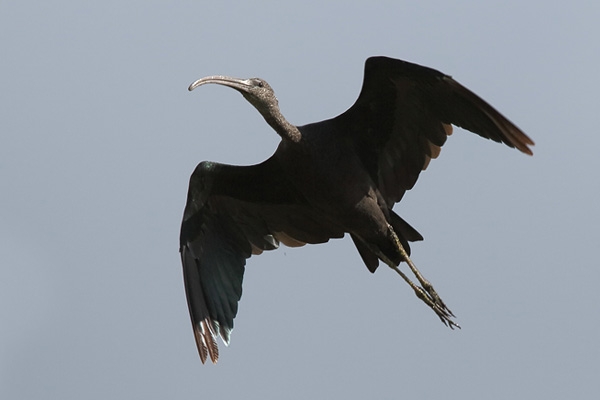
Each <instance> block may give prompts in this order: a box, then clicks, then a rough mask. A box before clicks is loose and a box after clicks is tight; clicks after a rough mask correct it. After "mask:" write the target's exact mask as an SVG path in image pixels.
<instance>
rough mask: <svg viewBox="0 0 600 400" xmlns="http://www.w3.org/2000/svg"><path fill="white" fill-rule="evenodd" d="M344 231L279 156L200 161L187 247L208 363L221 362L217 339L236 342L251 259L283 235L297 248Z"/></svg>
mask: <svg viewBox="0 0 600 400" xmlns="http://www.w3.org/2000/svg"><path fill="white" fill-rule="evenodd" d="M343 235H344V232H343V230H342V229H341V228H338V227H336V226H335V225H333V224H331V223H330V222H329V221H328V220H327V218H324V217H323V216H319V215H316V214H315V211H314V210H312V209H311V208H310V207H309V206H307V204H306V202H305V201H304V200H303V198H302V197H301V196H300V195H299V194H298V193H297V192H296V191H295V190H294V188H293V186H292V185H291V184H290V182H288V181H287V180H286V178H285V177H284V176H283V174H281V172H280V168H279V166H278V164H277V161H276V160H275V159H274V158H270V159H269V160H267V161H265V162H263V163H261V164H258V165H253V166H248V167H238V166H230V165H223V164H216V163H210V162H203V163H200V164H199V165H198V167H197V168H196V170H195V171H194V173H193V174H192V176H191V178H190V187H189V191H188V199H187V204H186V207H185V211H184V217H183V222H182V226H181V236H180V252H181V260H182V264H183V276H184V284H185V290H186V297H187V302H188V307H189V312H190V318H191V321H192V326H193V329H194V337H195V339H196V345H197V347H198V352H199V354H200V358H201V360H202V362H203V363H204V362H205V361H206V360H207V359H208V358H210V359H211V361H212V362H217V359H218V357H219V354H218V347H217V344H216V338H217V337H218V336H221V338H222V339H223V341H224V343H225V344H228V343H229V340H230V334H231V331H232V329H233V320H234V318H235V316H236V314H237V311H238V302H239V300H240V298H241V296H242V281H243V276H244V269H245V264H246V259H247V258H249V257H250V256H251V255H252V254H259V253H260V252H262V251H264V250H273V249H276V248H277V247H278V245H279V240H282V242H283V243H284V244H285V243H288V244H291V245H294V246H297V245H303V244H305V243H322V242H326V241H327V240H329V239H330V238H333V237H343Z"/></svg>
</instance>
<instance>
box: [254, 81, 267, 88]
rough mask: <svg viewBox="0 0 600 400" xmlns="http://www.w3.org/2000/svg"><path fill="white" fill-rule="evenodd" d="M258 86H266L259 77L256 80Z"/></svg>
mask: <svg viewBox="0 0 600 400" xmlns="http://www.w3.org/2000/svg"><path fill="white" fill-rule="evenodd" d="M256 86H258V87H260V88H261V87H264V86H265V84H264V83H263V81H261V80H260V79H257V80H256Z"/></svg>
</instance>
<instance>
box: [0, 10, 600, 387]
mask: <svg viewBox="0 0 600 400" xmlns="http://www.w3.org/2000/svg"><path fill="white" fill-rule="evenodd" d="M599 7H600V6H598V3H597V2H594V1H587V2H586V1H571V2H564V1H561V2H558V1H530V2H527V1H522V0H519V1H498V2H496V1H489V2H481V1H452V2H447V1H419V2H405V1H388V2H383V1H368V2H360V3H357V2H323V1H322V0H320V1H303V2H297V4H296V5H290V4H289V3H288V2H281V1H278V2H276V1H272V2H270V1H262V2H254V3H248V4H245V5H240V4H237V3H233V2H226V1H218V2H206V1H204V2H202V1H201V2H198V1H195V2H194V1H187V2H177V1H172V2H156V1H131V2H122V1H102V2H83V1H53V2H41V1H37V2H28V1H3V2H2V3H1V4H0V50H1V60H2V61H0V72H1V73H0V93H1V95H0V101H1V108H0V110H1V111H0V113H1V114H0V196H1V199H2V200H1V201H2V202H1V203H0V205H1V207H0V319H1V320H0V397H1V398H2V399H42V398H48V399H165V398H169V399H177V398H186V399H189V398H245V399H333V398H343V399H365V398H373V399H392V398H393V399H396V398H417V397H418V398H442V397H443V398H460V399H482V398H485V399H532V398H573V399H575V398H593V397H594V396H595V395H597V394H598V392H599V389H600V380H599V379H598V378H599V377H600V361H599V360H600V346H599V343H598V341H599V338H600V318H599V317H600V305H599V304H600V294H599V292H598V284H599V282H600V268H598V248H599V244H598V239H599V233H598V226H599V225H600V212H599V206H598V202H599V199H598V197H599V194H600V180H599V179H598V174H599V171H600V161H599V159H598V157H597V151H598V148H599V146H600V136H599V134H598V121H597V116H598V104H599V100H598V93H599V89H600V84H599V78H598V76H599V72H598V71H599V70H600V40H599V38H600V25H599V24H598V18H599V17H600V9H599ZM371 55H387V56H391V57H395V58H401V59H405V60H409V61H412V62H417V63H420V64H423V65H427V66H431V67H433V68H436V69H439V70H441V71H443V72H445V73H447V74H450V75H452V76H453V77H454V78H455V79H457V80H458V81H459V82H461V83H463V84H464V85H466V86H467V87H469V88H470V89H472V90H473V91H475V92H476V93H478V94H479V95H481V96H482V97H483V98H484V99H486V100H488V101H489V102H490V103H491V104H492V105H494V106H495V107H497V108H498V109H499V110H500V111H501V112H502V113H504V114H505V115H507V116H508V117H509V118H510V119H511V120H512V121H514V122H515V123H516V124H517V125H518V126H519V127H521V128H522V129H523V130H524V131H525V132H527V133H528V134H529V135H530V136H531V137H532V138H533V139H534V140H535V142H536V146H535V148H534V153H535V155H534V157H528V156H525V155H523V154H520V153H519V152H518V151H515V150H512V149H509V148H507V147H505V146H502V145H499V144H496V143H493V142H490V141H486V140H483V139H481V138H479V137H477V136H476V135H473V134H470V133H467V132H464V131H461V130H459V129H456V130H455V134H454V135H453V136H452V137H451V138H450V140H449V141H448V143H447V145H446V146H445V147H444V149H443V151H442V154H441V156H440V158H439V159H438V160H436V161H435V162H432V163H431V165H430V166H429V168H428V170H427V171H426V172H425V173H424V174H422V175H421V179H420V181H419V183H418V184H417V185H416V187H415V189H414V190H412V191H411V192H409V193H408V194H407V195H406V196H405V199H404V200H403V202H402V204H401V205H399V206H397V207H396V211H398V212H399V213H400V214H401V215H402V216H403V217H404V218H405V219H406V220H408V221H409V222H410V223H411V224H412V225H413V226H415V227H416V228H417V229H418V230H419V231H420V232H421V233H422V234H423V235H424V236H425V241H424V242H422V243H419V244H416V245H414V246H413V256H414V258H413V259H414V261H415V262H416V264H417V265H418V266H419V267H420V269H421V271H422V272H423V273H424V274H425V276H427V277H428V278H429V279H430V280H431V281H432V282H433V283H434V284H435V286H436V288H437V290H438V291H439V292H440V294H441V295H442V296H443V298H444V299H445V301H446V302H447V304H448V305H449V306H450V308H451V309H452V310H453V311H454V312H455V313H456V315H457V317H458V319H457V321H458V322H459V323H460V324H461V325H462V327H463V329H462V330H460V331H451V330H449V329H447V328H445V327H444V326H443V325H442V324H441V323H440V322H439V320H438V319H437V318H436V316H435V315H434V314H433V313H432V312H431V311H430V310H428V309H427V308H426V307H425V306H423V305H422V304H421V303H420V302H419V301H418V300H417V299H416V298H415V296H414V294H413V293H412V292H411V291H410V289H409V288H408V287H407V285H406V284H405V283H404V282H402V281H401V279H399V278H398V277H397V276H396V275H395V274H394V273H393V272H392V271H390V270H389V269H387V268H386V267H380V270H378V271H377V273H375V274H374V275H371V274H370V273H369V272H368V271H367V269H366V268H365V267H364V265H363V264H362V262H361V260H360V257H359V255H358V253H357V252H356V250H355V249H354V248H353V246H352V243H351V241H350V239H349V238H345V239H344V240H336V241H332V242H330V243H328V244H327V245H321V246H309V247H304V248H301V249H289V248H281V249H279V250H278V251H276V252H270V253H269V254H263V255H261V256H260V257H254V258H252V259H250V260H249V262H248V265H247V269H246V275H245V280H244V294H243V297H242V301H241V303H240V311H239V314H238V317H237V319H236V320H235V324H236V328H235V330H234V332H233V335H232V342H231V345H230V346H229V347H227V348H226V347H225V346H223V345H221V359H220V362H219V364H218V365H216V366H213V365H204V366H203V365H202V364H201V363H200V360H199V357H198V355H197V352H196V348H195V345H194V340H193V335H192V331H191V327H190V323H189V320H188V311H187V306H186V302H185V296H184V291H183V285H182V277H181V266H180V260H179V255H178V236H179V224H180V221H181V215H182V211H183V206H184V203H185V198H186V192H187V184H188V179H189V175H190V174H191V172H192V171H193V169H194V167H195V166H196V164H197V163H198V162H200V161H202V160H213V161H219V162H225V163H232V164H250V163H256V162H259V161H262V160H263V159H265V158H267V157H268V156H269V155H271V154H272V152H273V151H274V149H275V147H276V145H277V143H278V140H279V138H278V137H277V135H276V134H275V133H274V132H272V131H271V130H270V128H269V127H268V126H267V124H266V123H265V122H264V120H263V119H262V118H261V117H260V115H259V114H258V113H257V112H256V110H254V109H253V108H252V107H251V106H250V105H249V104H248V103H247V102H246V101H245V100H244V99H243V98H242V97H241V96H240V95H239V94H238V93H236V92H235V91H233V90H231V89H228V88H223V87H218V86H207V87H202V88H201V89H199V90H197V91H194V92H193V93H189V92H188V91H187V86H188V85H189V84H190V83H191V82H192V81H194V80H195V79H198V78H200V77H202V76H206V75H212V74H226V75H232V76H238V77H244V78H247V77H252V76H259V77H262V78H264V79H266V80H267V81H268V82H269V83H270V84H271V86H273V87H274V89H275V91H276V93H277V96H278V98H279V101H280V105H281V108H282V111H283V113H284V115H285V116H286V117H287V118H288V119H289V120H290V121H291V122H292V123H295V124H305V123H308V122H314V121H319V120H323V119H326V118H330V117H333V116H335V115H338V114H340V113H341V112H343V111H344V110H346V109H347V108H348V107H349V106H350V105H351V104H352V103H353V102H354V100H355V99H356V97H357V95H358V92H359V90H360V85H361V82H362V71H363V64H364V60H365V59H366V58H367V57H368V56H371Z"/></svg>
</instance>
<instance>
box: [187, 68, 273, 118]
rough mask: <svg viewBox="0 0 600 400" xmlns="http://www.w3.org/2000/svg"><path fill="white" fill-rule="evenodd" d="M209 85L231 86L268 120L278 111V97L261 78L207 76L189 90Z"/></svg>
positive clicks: (193, 84)
mask: <svg viewBox="0 0 600 400" xmlns="http://www.w3.org/2000/svg"><path fill="white" fill-rule="evenodd" d="M207 83H216V84H218V85H224V86H229V87H230V88H233V89H235V90H237V91H238V92H240V93H241V94H242V96H244V97H245V98H246V100H248V101H249V102H250V103H251V104H252V105H253V106H254V107H255V108H256V109H257V110H258V111H259V112H260V113H261V114H262V115H263V117H265V119H266V118H268V116H270V115H273V112H274V111H276V110H277V111H278V108H279V106H278V102H277V97H275V92H274V91H273V89H272V88H271V86H270V85H269V84H268V83H267V82H266V81H264V80H263V79H260V78H250V79H238V78H231V77H229V76H221V75H215V76H207V77H205V78H202V79H198V80H197V81H195V82H194V83H192V84H191V85H190V87H189V88H188V90H190V91H192V90H194V89H196V88H197V87H198V86H202V85H205V84H207Z"/></svg>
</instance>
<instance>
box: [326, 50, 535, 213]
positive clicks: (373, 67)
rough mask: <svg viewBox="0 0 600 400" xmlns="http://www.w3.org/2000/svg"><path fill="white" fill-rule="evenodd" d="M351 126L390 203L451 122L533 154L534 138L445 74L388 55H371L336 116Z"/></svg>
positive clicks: (424, 163)
mask: <svg viewBox="0 0 600 400" xmlns="http://www.w3.org/2000/svg"><path fill="white" fill-rule="evenodd" d="M337 119H339V120H340V121H341V122H343V124H342V125H341V126H349V127H351V128H350V130H349V132H347V134H348V135H350V136H351V137H352V138H353V139H354V142H355V146H356V149H357V152H358V153H359V154H360V155H361V158H362V160H363V163H364V165H365V167H366V168H367V169H368V170H369V173H370V174H371V176H372V178H373V180H374V181H375V182H378V185H379V189H380V191H381V192H382V194H383V196H384V198H385V199H386V201H387V203H388V205H389V206H390V207H391V206H392V205H393V204H394V203H396V202H398V201H400V200H401V199H402V196H403V195H404V193H405V191H406V190H409V189H411V188H412V187H413V186H414V184H415V183H416V181H417V179H418V177H419V174H420V172H421V171H422V170H424V169H425V168H427V166H428V165H429V161H430V160H431V159H432V158H436V157H437V156H438V155H439V153H440V149H441V147H442V146H443V145H444V143H445V142H446V139H447V137H448V136H449V135H450V134H451V133H452V126H451V125H456V126H459V127H461V128H464V129H466V130H469V131H471V132H474V133H476V134H477V135H479V136H481V137H484V138H487V139H491V140H493V141H496V142H502V143H504V144H506V145H507V146H509V147H514V148H517V149H519V150H520V151H522V152H524V153H526V154H532V152H531V149H530V148H529V147H530V146H532V145H533V141H532V140H531V139H530V138H529V137H528V136H527V135H525V134H524V133H523V132H522V131H521V130H520V129H519V128H517V127H516V126H515V125H514V124H513V123H512V122H510V121H509V120H508V119H506V118H505V117H504V116H503V115H502V114H500V113H499V112H498V111H496V110H495V109H494V108H493V107H492V106H490V105H489V104H488V103H487V102H485V101H484V100H483V99H481V98H480V97H479V96H477V95H476V94H475V93H473V92H471V91H470V90H469V89H467V88H466V87H464V86H462V85H461V84H460V83H458V82H456V81H455V80H454V79H452V78H451V77H450V76H448V75H444V74H443V73H441V72H439V71H436V70H434V69H431V68H427V67H423V66H420V65H417V64H412V63H408V62H406V61H401V60H395V59H392V58H387V57H371V58H369V59H368V60H367V61H366V63H365V76H364V81H363V86H362V89H361V92H360V95H359V97H358V99H357V100H356V102H355V103H354V105H353V106H352V107H351V108H350V109H348V111H346V112H345V113H343V114H341V115H340V116H338V117H337Z"/></svg>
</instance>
